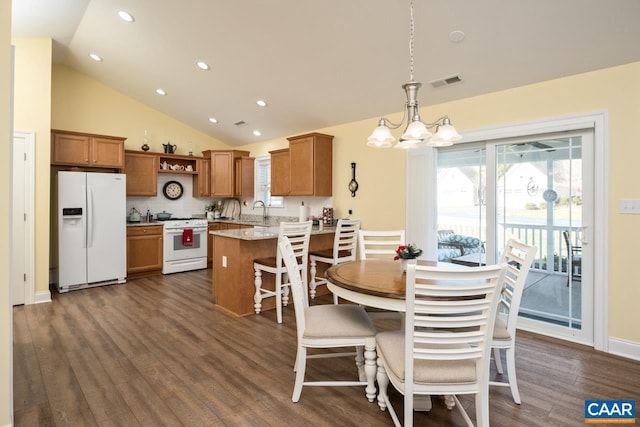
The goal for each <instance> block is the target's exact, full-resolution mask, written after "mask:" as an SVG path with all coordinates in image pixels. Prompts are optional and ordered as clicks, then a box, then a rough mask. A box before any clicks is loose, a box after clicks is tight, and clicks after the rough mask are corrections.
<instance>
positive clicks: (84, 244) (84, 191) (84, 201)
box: [82, 185, 89, 249]
mask: <svg viewBox="0 0 640 427" xmlns="http://www.w3.org/2000/svg"><path fill="white" fill-rule="evenodd" d="M88 190H89V188H88V187H87V186H86V185H84V186H82V205H83V206H84V207H85V208H84V213H83V214H82V215H83V220H84V224H83V227H82V247H83V248H84V249H87V244H89V242H88V241H87V221H88V218H89V216H88V215H89V213H88V212H87V191H88Z"/></svg>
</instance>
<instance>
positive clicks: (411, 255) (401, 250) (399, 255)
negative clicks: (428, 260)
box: [393, 243, 422, 271]
mask: <svg viewBox="0 0 640 427" xmlns="http://www.w3.org/2000/svg"><path fill="white" fill-rule="evenodd" d="M420 255H422V249H420V248H419V247H417V246H416V245H414V244H413V243H409V244H407V245H400V246H398V249H396V256H395V257H393V259H394V260H398V259H399V260H401V261H402V271H407V260H410V259H412V260H415V259H416V258H418V257H419V256H420ZM414 262H415V261H414Z"/></svg>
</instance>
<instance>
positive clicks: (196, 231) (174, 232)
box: [164, 228, 207, 234]
mask: <svg viewBox="0 0 640 427" xmlns="http://www.w3.org/2000/svg"><path fill="white" fill-rule="evenodd" d="M184 230H186V228H185V229H170V230H164V233H165V234H182V232H183V231H184ZM192 230H193V232H194V233H202V232H204V231H207V229H206V228H193V229H192Z"/></svg>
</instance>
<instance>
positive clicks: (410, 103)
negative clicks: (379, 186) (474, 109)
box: [367, 0, 462, 148]
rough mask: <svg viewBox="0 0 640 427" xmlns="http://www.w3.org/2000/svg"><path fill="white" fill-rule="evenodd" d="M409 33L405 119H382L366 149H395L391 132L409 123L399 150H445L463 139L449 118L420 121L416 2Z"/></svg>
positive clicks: (404, 87)
mask: <svg viewBox="0 0 640 427" xmlns="http://www.w3.org/2000/svg"><path fill="white" fill-rule="evenodd" d="M410 12H411V14H410V21H409V23H410V27H409V28H410V31H409V34H410V36H409V57H410V66H409V70H410V72H409V81H408V82H407V83H405V84H404V85H402V89H404V91H405V94H406V96H407V103H406V104H405V110H404V115H403V116H402V121H401V122H400V123H397V124H395V123H393V122H391V121H390V120H389V119H387V118H385V117H382V118H380V120H379V121H378V126H377V127H376V128H375V129H374V130H373V133H371V135H370V136H369V138H368V139H367V145H369V146H371V147H376V148H388V147H391V146H392V145H393V142H394V141H395V140H396V139H395V138H394V136H393V135H392V134H391V129H397V128H399V127H400V126H402V125H403V124H404V122H405V119H406V122H407V126H406V128H405V130H404V133H403V134H402V136H401V137H400V140H399V141H398V143H397V144H396V145H395V147H396V148H416V147H419V146H421V145H428V146H433V147H445V146H448V145H452V144H453V143H454V142H456V141H459V140H461V139H462V136H460V134H459V133H458V131H456V128H454V127H453V125H452V124H451V120H449V117H448V116H442V117H440V118H439V119H437V120H436V121H434V122H433V123H425V122H423V121H422V120H421V119H420V113H419V111H418V110H419V105H418V90H419V89H420V87H421V86H422V84H421V83H418V82H416V81H414V80H413V32H414V22H413V0H411V1H410ZM433 128H435V130H436V133H435V135H434V134H432V133H431V132H430V131H429V129H433Z"/></svg>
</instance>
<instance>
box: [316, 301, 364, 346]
mask: <svg viewBox="0 0 640 427" xmlns="http://www.w3.org/2000/svg"><path fill="white" fill-rule="evenodd" d="M304 318H305V322H306V327H305V331H304V338H347V337H374V336H375V335H376V328H375V327H374V326H373V322H372V321H371V319H370V318H369V316H368V315H367V312H366V311H364V308H362V307H360V306H358V305H353V304H338V305H334V304H325V305H314V306H311V307H308V308H307V309H306V310H305V312H304Z"/></svg>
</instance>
